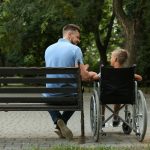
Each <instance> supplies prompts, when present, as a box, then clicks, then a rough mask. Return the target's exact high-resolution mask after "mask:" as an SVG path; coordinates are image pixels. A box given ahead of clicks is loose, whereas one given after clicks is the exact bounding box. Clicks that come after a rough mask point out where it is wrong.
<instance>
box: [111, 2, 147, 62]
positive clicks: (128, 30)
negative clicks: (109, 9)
mask: <svg viewBox="0 0 150 150" xmlns="http://www.w3.org/2000/svg"><path fill="white" fill-rule="evenodd" d="M139 3H140V5H144V1H140V2H139ZM113 9H114V12H115V15H116V17H117V19H118V21H119V22H120V23H121V25H122V27H123V29H124V32H125V39H126V43H125V49H127V50H128V51H129V53H130V56H129V65H133V64H135V63H136V57H137V50H138V45H139V41H140V36H139V31H140V18H141V15H142V11H143V8H142V7H141V6H140V7H139V8H137V10H136V11H137V12H136V13H135V17H134V19H129V17H128V16H127V15H126V14H125V12H124V10H123V0H113Z"/></svg>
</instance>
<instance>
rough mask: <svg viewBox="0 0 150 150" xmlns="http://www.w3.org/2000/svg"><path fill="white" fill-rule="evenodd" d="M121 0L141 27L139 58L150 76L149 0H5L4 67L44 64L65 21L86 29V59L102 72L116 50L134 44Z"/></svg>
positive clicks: (0, 50)
mask: <svg viewBox="0 0 150 150" xmlns="http://www.w3.org/2000/svg"><path fill="white" fill-rule="evenodd" d="M115 2H119V3H120V4H121V6H122V9H123V11H124V13H125V17H126V18H127V19H128V21H130V20H132V22H133V21H134V25H135V26H136V27H137V26H138V28H136V30H135V31H134V32H133V34H134V33H136V36H134V38H135V39H133V43H134V44H135V45H136V46H135V48H136V49H135V51H134V53H135V52H136V55H135V56H134V57H135V58H136V59H135V60H134V63H136V64H137V72H138V73H140V74H142V76H143V78H144V81H147V80H149V79H150V59H149V58H150V50H149V49H150V34H149V33H150V26H149V24H150V20H149V18H150V9H149V8H150V1H149V0H132V1H130V0H119V1H117V0H88V1H87V0H82V1H81V0H76V1H74V0H55V1H54V0H45V1H43V0H0V66H44V51H45V49H46V47H48V46H49V45H50V44H52V43H54V42H56V41H57V40H58V38H60V37H61V36H62V33H61V30H62V27H63V26H64V25H65V24H67V23H75V24H78V25H80V26H81V28H82V33H81V43H80V45H79V46H80V47H81V48H82V51H83V54H84V61H85V63H88V64H90V69H91V70H94V71H97V72H98V71H99V64H100V63H103V64H108V61H109V55H110V52H111V51H112V50H113V49H115V48H117V47H123V48H126V45H130V43H129V41H128V39H127V36H126V31H125V28H124V26H123V25H122V24H121V22H120V20H119V18H118V16H117V15H116V14H117V13H116V14H115V13H114V11H113V7H114V5H115ZM117 12H118V13H120V12H119V9H118V10H117ZM127 27H128V29H129V28H130V26H127ZM127 47H128V46H127ZM132 55H133V54H132Z"/></svg>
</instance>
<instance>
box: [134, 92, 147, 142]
mask: <svg viewBox="0 0 150 150" xmlns="http://www.w3.org/2000/svg"><path fill="white" fill-rule="evenodd" d="M134 125H135V130H136V136H137V139H138V141H140V142H142V141H143V139H144V137H145V134H146V130H147V106H146V100H145V97H144V95H143V92H142V91H141V90H138V92H137V100H136V104H135V118H134Z"/></svg>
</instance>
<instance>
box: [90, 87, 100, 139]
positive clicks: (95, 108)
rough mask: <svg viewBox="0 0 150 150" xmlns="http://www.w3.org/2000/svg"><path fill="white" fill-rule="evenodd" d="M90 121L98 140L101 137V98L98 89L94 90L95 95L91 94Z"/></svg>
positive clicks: (95, 137) (94, 135)
mask: <svg viewBox="0 0 150 150" xmlns="http://www.w3.org/2000/svg"><path fill="white" fill-rule="evenodd" d="M90 121H91V129H92V133H93V137H94V140H95V141H96V142H97V141H98V139H99V127H100V124H99V123H100V110H99V98H98V93H97V91H96V90H94V92H93V95H92V96H91V103H90Z"/></svg>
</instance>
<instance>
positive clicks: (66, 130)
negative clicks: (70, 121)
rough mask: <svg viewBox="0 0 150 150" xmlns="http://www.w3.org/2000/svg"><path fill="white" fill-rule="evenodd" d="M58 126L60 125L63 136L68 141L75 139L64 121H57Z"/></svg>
mask: <svg viewBox="0 0 150 150" xmlns="http://www.w3.org/2000/svg"><path fill="white" fill-rule="evenodd" d="M57 125H58V127H59V129H60V131H61V133H62V135H63V136H64V137H65V138H66V139H68V140H72V139H73V134H72V132H71V130H70V129H69V128H68V127H67V126H66V124H65V123H64V121H63V120H62V119H58V120H57Z"/></svg>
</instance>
